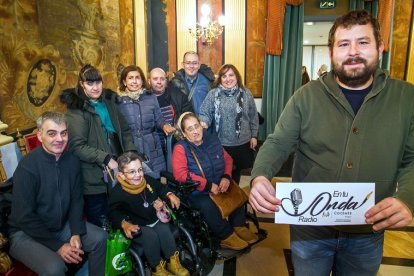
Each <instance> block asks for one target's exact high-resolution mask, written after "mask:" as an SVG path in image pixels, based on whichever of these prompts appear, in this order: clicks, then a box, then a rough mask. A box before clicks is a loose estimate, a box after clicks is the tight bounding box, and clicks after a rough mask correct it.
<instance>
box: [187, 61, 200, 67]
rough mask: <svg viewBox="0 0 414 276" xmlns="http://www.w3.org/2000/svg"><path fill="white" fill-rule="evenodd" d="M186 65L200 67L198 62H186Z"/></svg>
mask: <svg viewBox="0 0 414 276" xmlns="http://www.w3.org/2000/svg"><path fill="white" fill-rule="evenodd" d="M184 64H185V65H187V66H191V65H192V66H197V65H198V61H186V62H184Z"/></svg>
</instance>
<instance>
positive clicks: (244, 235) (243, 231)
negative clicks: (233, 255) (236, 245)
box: [234, 227, 259, 244]
mask: <svg viewBox="0 0 414 276" xmlns="http://www.w3.org/2000/svg"><path fill="white" fill-rule="evenodd" d="M234 232H236V234H237V236H239V237H240V238H241V239H242V240H244V241H246V242H247V243H248V244H252V243H255V242H257V240H258V239H259V237H258V236H257V235H256V234H253V233H252V232H251V231H250V230H249V229H248V228H247V227H234Z"/></svg>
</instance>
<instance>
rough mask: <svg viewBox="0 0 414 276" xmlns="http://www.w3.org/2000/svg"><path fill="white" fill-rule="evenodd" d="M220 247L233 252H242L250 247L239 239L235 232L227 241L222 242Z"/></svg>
mask: <svg viewBox="0 0 414 276" xmlns="http://www.w3.org/2000/svg"><path fill="white" fill-rule="evenodd" d="M220 246H221V247H223V248H230V249H233V250H242V249H244V248H246V247H247V246H249V244H248V243H247V242H245V241H244V240H242V239H241V238H239V237H238V236H237V235H236V234H235V233H234V232H233V233H232V234H231V235H230V236H229V237H228V238H227V239H225V240H222V241H221V243H220Z"/></svg>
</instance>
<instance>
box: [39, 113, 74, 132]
mask: <svg viewBox="0 0 414 276" xmlns="http://www.w3.org/2000/svg"><path fill="white" fill-rule="evenodd" d="M47 120H52V121H53V122H54V123H55V124H57V125H63V124H65V125H66V124H67V123H66V118H65V115H64V114H63V113H60V112H54V111H46V112H44V113H43V114H42V115H40V117H39V118H37V120H36V125H37V129H38V130H42V127H43V124H44V122H46V121H47Z"/></svg>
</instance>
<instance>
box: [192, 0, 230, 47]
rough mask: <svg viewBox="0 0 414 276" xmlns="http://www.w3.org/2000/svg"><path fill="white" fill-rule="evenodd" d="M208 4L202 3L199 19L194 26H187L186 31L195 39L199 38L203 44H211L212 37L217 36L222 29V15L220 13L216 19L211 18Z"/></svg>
mask: <svg viewBox="0 0 414 276" xmlns="http://www.w3.org/2000/svg"><path fill="white" fill-rule="evenodd" d="M210 13H211V9H210V6H209V5H207V4H204V5H203V6H201V14H202V16H201V19H200V22H197V23H196V25H195V28H188V32H189V33H190V35H191V36H192V37H194V38H195V39H201V41H202V42H203V44H207V45H211V44H213V41H214V39H216V38H218V37H219V36H220V35H221V34H222V33H223V30H224V20H225V19H224V16H223V15H221V16H219V18H218V21H213V20H211V16H210Z"/></svg>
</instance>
